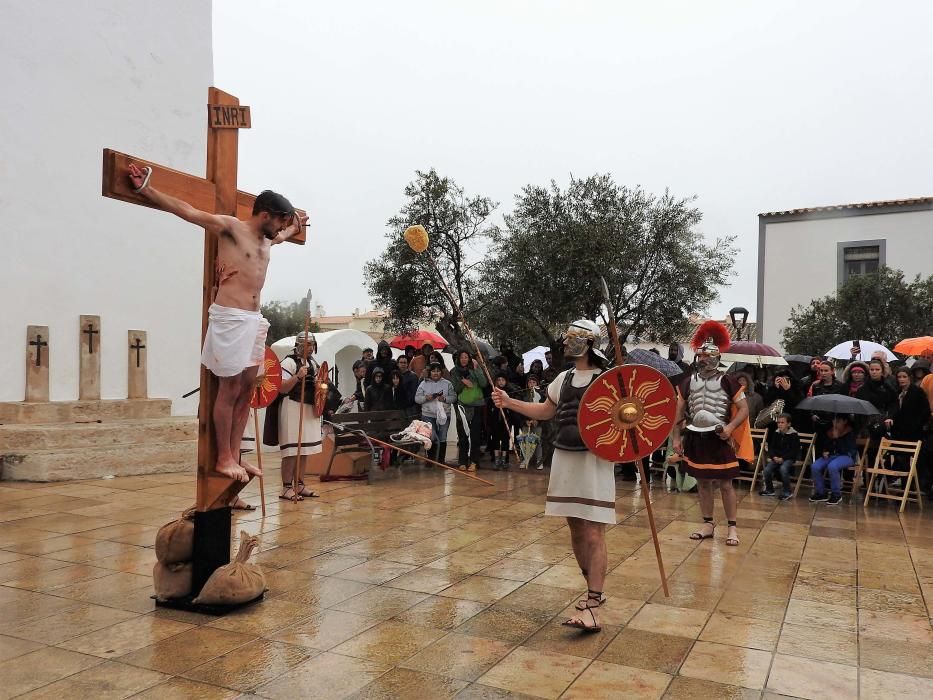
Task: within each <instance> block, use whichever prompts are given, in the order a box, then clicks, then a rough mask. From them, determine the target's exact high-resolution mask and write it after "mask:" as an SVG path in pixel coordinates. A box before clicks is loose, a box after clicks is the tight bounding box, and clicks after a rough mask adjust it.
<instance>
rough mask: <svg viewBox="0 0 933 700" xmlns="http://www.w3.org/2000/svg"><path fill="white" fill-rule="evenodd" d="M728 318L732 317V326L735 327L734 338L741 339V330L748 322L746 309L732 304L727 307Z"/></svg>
mask: <svg viewBox="0 0 933 700" xmlns="http://www.w3.org/2000/svg"><path fill="white" fill-rule="evenodd" d="M729 318H731V319H732V327H733V328H735V335H736V338H735V339H736V340H742V331H744V330H745V326H746V325H747V324H748V309H746V308H745V307H744V306H733V307H732V308H731V309H729Z"/></svg>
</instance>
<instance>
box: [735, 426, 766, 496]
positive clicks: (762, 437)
mask: <svg viewBox="0 0 933 700" xmlns="http://www.w3.org/2000/svg"><path fill="white" fill-rule="evenodd" d="M768 430H770V428H752V429H751V431H752V442H755V441H756V440H757V441H758V456H757V457H756V458H755V471H754V472H752V483H751V485H750V486H749V487H748V492H749V493H752V492H753V491H754V490H755V482H756V481H758V472H760V471H761V467H762V465H763V464H764V463H765V452H766V451H767V447H768ZM738 478H739V479H743V477H742V476H741V475H740V476H739V477H738Z"/></svg>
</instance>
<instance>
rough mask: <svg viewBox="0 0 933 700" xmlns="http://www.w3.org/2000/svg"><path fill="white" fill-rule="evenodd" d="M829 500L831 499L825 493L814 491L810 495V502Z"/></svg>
mask: <svg viewBox="0 0 933 700" xmlns="http://www.w3.org/2000/svg"><path fill="white" fill-rule="evenodd" d="M828 500H829V497H828V496H827V495H826V494H825V493H824V494H819V493H814V494H813V495H812V496H810V503H823V502H825V501H828Z"/></svg>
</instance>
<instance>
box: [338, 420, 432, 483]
mask: <svg viewBox="0 0 933 700" xmlns="http://www.w3.org/2000/svg"><path fill="white" fill-rule="evenodd" d="M411 421H412V417H411V416H409V415H407V414H406V413H405V411H402V410H394V411H367V412H361V413H339V414H337V415H335V416H334V420H333V421H332V423H331V425H332V427H333V429H334V450H333V452H332V453H331V455H330V459H329V460H328V462H327V469H325V470H324V473H323V474H322V475H321V481H331V480H333V479H337V478H347V477H334V476H331V474H330V470H331V467H332V466H333V464H334V458H335V457H336V456H337V455H339V454H350V453H354V454H361V453H369V454H371V455H372V456H373V457H374V458H375V454H376V447H379V446H377V445H376V444H375V443H370V442H369V441H368V440H367V439H366V438H365V437H363V435H361V434H359V433H358V432H355V431H362V432H364V433H366V435H369V436H371V437H374V438H376V439H377V440H382V441H383V442H389V443H392V439H391V438H390V436H391V435H392V434H394V433H400V432H402V431H403V430H404V429H405V428H407V427H408V426H409V425H410V424H411ZM392 444H397V445H398V446H399V447H401V448H403V449H406V450H408V451H409V452H417V451H418V450H419V449H420V447H421V443H420V442H417V441H411V442H402V443H392ZM382 449H387V448H382ZM361 476H362V475H361ZM372 477H373V469H372V467H370V469H369V470H368V471H367V472H366V479H367V481H369V482H370V483H372V480H373V479H372Z"/></svg>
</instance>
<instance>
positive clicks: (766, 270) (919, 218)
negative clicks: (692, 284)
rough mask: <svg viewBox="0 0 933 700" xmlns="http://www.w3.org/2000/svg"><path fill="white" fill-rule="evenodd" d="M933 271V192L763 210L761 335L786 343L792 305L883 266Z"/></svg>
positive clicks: (909, 271) (911, 273) (909, 275)
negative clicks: (928, 195) (851, 277)
mask: <svg viewBox="0 0 933 700" xmlns="http://www.w3.org/2000/svg"><path fill="white" fill-rule="evenodd" d="M882 265H886V266H888V267H890V268H893V269H897V270H902V271H903V272H904V275H905V277H907V278H908V279H913V278H914V276H915V275H917V274H920V275H923V276H926V275H929V274H930V273H931V272H933V197H921V198H917V199H902V200H894V201H885V202H865V203H862V204H841V205H836V206H828V207H813V208H807V209H791V210H789V211H776V212H768V213H765V214H759V215H758V317H757V321H758V340H759V341H761V342H764V343H767V344H768V345H773V346H774V347H777V348H780V347H781V339H782V336H781V331H782V330H783V329H784V328H785V327H786V326H787V324H788V320H789V318H790V312H791V309H792V308H794V307H795V306H797V305H798V304H801V305H803V306H807V305H808V304H809V303H810V302H811V301H813V300H814V299H817V298H820V297H824V296H826V295H828V294H833V293H835V292H836V290H837V289H838V288H839V287H840V286H841V285H842V284H843V282H845V281H846V280H847V279H848V278H849V277H850V276H852V275H861V274H866V273H870V272H874V271H876V270H877V269H878V268H879V267H880V266H882Z"/></svg>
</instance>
